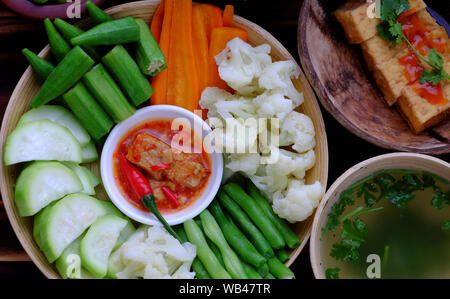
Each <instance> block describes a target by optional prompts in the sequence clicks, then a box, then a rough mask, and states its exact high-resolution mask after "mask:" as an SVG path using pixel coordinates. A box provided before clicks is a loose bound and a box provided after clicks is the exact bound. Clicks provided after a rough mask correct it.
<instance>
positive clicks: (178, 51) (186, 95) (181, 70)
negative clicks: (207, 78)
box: [167, 0, 199, 111]
mask: <svg viewBox="0 0 450 299" xmlns="http://www.w3.org/2000/svg"><path fill="white" fill-rule="evenodd" d="M169 62H170V66H169V67H168V81H167V86H168V88H167V104H169V105H175V106H178V107H182V108H185V109H187V110H190V111H194V110H195V109H196V108H197V106H198V100H199V89H198V78H197V70H196V68H195V56H194V49H193V42H192V0H175V2H174V6H173V19H172V29H171V32H170V50H169Z"/></svg>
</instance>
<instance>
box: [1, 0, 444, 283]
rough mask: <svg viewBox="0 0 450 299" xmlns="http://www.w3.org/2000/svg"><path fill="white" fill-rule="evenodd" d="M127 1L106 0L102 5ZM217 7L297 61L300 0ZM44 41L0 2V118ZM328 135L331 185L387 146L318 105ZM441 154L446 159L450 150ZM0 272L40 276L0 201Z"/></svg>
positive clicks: (300, 263)
mask: <svg viewBox="0 0 450 299" xmlns="http://www.w3.org/2000/svg"><path fill="white" fill-rule="evenodd" d="M329 1H334V0H329ZM124 2H131V1H125V0H108V1H106V3H105V4H104V5H103V8H106V7H109V6H113V5H116V4H120V3H124ZM197 2H208V3H211V4H215V5H218V6H221V7H224V5H225V4H233V5H235V13H236V14H238V15H240V16H242V17H244V18H247V19H248V20H250V21H253V22H254V23H256V24H258V25H260V26H261V27H263V28H264V29H266V30H268V31H269V32H270V33H271V34H272V35H273V36H274V37H275V38H277V39H278V40H279V41H280V42H281V43H282V44H283V45H284V46H285V47H286V48H287V49H288V50H289V52H290V53H291V54H292V55H293V56H294V58H295V59H296V60H297V62H299V59H298V51H297V22H298V15H299V12H300V8H301V5H302V2H303V1H302V0H277V1H273V0H271V1H268V0H228V1H223V0H199V1H197ZM426 2H427V4H428V5H429V6H430V7H431V8H433V9H435V10H436V11H438V12H439V13H440V14H441V15H442V16H444V17H446V19H447V20H450V5H449V0H427V1H426ZM46 44H47V38H46V35H45V30H44V28H43V24H42V23H41V22H32V21H29V20H25V19H23V18H20V17H18V16H16V15H15V14H13V13H11V12H9V11H8V10H7V9H6V8H4V7H3V6H2V5H1V4H0V120H1V118H2V117H3V113H4V110H5V108H6V106H7V104H8V101H9V98H10V96H11V93H12V91H13V89H14V87H15V85H16V84H17V82H18V80H19V79H20V77H21V76H22V74H23V72H24V71H25V69H26V68H27V67H28V64H27V63H26V61H25V59H24V58H23V57H22V55H21V53H20V51H21V49H22V48H24V47H28V48H29V49H31V50H32V51H35V52H39V51H40V50H41V49H42V48H43V47H44V46H45V45H46ZM322 113H323V118H324V120H325V126H326V130H327V135H328V151H329V161H330V164H329V176H328V185H331V184H332V183H333V182H334V181H335V180H336V179H337V178H338V177H339V175H341V174H342V173H343V172H345V171H346V170H347V169H348V168H350V167H352V166H353V165H355V164H357V163H359V162H361V161H363V160H366V159H368V158H371V157H374V156H377V155H381V154H385V153H388V152H390V151H389V150H385V149H382V148H379V147H377V146H374V145H372V144H370V143H368V142H366V141H364V140H362V139H360V138H358V137H356V136H355V135H353V134H352V133H350V132H349V131H347V130H346V129H345V128H344V127H343V126H341V125H340V124H339V123H338V122H337V121H336V120H335V119H334V118H333V117H332V116H331V115H330V114H329V113H328V112H327V111H326V110H325V109H323V107H322ZM439 158H441V159H444V160H446V161H450V155H445V156H440V157H439ZM291 268H292V270H293V271H294V272H295V274H296V276H297V279H305V278H306V279H308V278H313V277H314V276H313V273H312V270H311V266H310V261H309V246H308V245H307V246H306V247H305V249H304V250H303V252H302V253H301V254H300V256H299V257H298V258H297V260H296V261H295V263H294V264H293V265H292V267H291ZM0 278H28V279H33V278H44V276H43V275H42V274H41V273H40V271H39V270H38V268H37V267H35V266H34V264H33V263H32V262H30V261H29V258H28V256H27V255H26V254H25V253H24V252H23V251H22V250H21V247H20V244H19V243H18V241H17V239H16V237H15V235H14V233H13V232H12V229H11V227H10V225H9V223H8V220H7V217H6V215H5V212H4V210H3V207H2V205H1V202H0Z"/></svg>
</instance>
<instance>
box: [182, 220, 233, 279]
mask: <svg viewBox="0 0 450 299" xmlns="http://www.w3.org/2000/svg"><path fill="white" fill-rule="evenodd" d="M183 227H184V231H185V232H186V235H187V237H188V239H189V241H190V242H191V243H192V244H194V245H195V246H196V248H197V257H198V259H199V260H200V261H201V262H202V264H203V265H204V266H205V268H206V270H207V271H208V273H209V275H210V276H211V277H212V278H214V279H231V276H230V274H228V272H227V271H226V270H225V269H224V268H223V267H222V265H221V264H220V262H219V261H218V260H217V258H216V256H215V255H214V253H213V252H212V251H211V249H210V248H209V247H208V243H206V239H205V236H204V235H203V232H202V230H201V229H200V228H199V227H198V225H197V223H195V221H194V220H192V219H189V220H187V221H185V222H184V224H183Z"/></svg>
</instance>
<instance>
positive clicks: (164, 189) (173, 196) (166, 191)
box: [161, 186, 180, 207]
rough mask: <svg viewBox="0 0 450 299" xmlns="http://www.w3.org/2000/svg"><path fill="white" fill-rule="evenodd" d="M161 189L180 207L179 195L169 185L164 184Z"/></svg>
mask: <svg viewBox="0 0 450 299" xmlns="http://www.w3.org/2000/svg"><path fill="white" fill-rule="evenodd" d="M161 191H162V192H163V193H164V196H165V197H166V198H167V199H168V200H170V202H171V203H172V204H173V205H174V206H175V207H178V206H179V205H180V202H179V201H178V196H177V195H176V194H175V193H174V192H173V191H172V190H170V189H169V187H167V186H162V187H161Z"/></svg>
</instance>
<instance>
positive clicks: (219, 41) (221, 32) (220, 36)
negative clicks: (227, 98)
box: [208, 27, 247, 91]
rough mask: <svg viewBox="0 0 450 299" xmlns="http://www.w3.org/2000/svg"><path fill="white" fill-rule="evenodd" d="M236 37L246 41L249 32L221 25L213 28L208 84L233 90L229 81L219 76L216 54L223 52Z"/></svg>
mask: <svg viewBox="0 0 450 299" xmlns="http://www.w3.org/2000/svg"><path fill="white" fill-rule="evenodd" d="M235 37H239V38H240V39H242V40H243V41H244V42H246V41H247V32H246V31H245V30H243V29H240V28H236V27H221V28H214V29H213V31H212V34H211V42H210V43H209V59H210V81H209V83H208V86H211V87H219V88H222V89H225V90H228V91H231V89H230V87H229V86H228V85H227V83H226V82H225V81H223V80H222V79H221V78H220V76H219V71H218V68H217V64H216V60H215V56H216V55H217V54H219V53H220V52H222V51H223V49H225V47H226V46H227V43H228V42H229V41H230V40H232V39H233V38H235Z"/></svg>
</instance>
